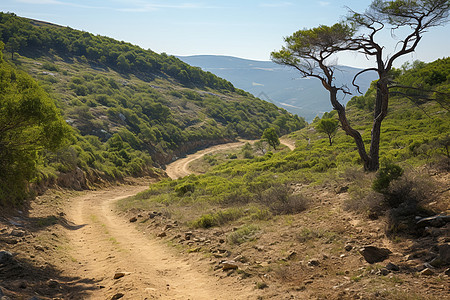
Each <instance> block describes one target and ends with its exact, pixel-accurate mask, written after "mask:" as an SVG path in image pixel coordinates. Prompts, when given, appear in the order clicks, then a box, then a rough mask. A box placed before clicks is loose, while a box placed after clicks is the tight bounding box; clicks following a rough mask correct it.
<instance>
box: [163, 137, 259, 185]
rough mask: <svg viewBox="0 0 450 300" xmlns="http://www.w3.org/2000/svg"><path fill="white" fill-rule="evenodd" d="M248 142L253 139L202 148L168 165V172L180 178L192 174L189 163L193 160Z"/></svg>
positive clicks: (172, 176)
mask: <svg viewBox="0 0 450 300" xmlns="http://www.w3.org/2000/svg"><path fill="white" fill-rule="evenodd" d="M246 142H250V143H251V142H252V141H239V142H236V143H228V144H221V145H216V146H213V147H209V148H207V149H203V150H200V151H198V152H195V153H194V154H190V155H188V156H186V157H184V158H181V159H178V160H176V161H174V162H173V163H171V164H170V165H168V166H167V168H166V173H167V175H169V177H170V178H172V179H178V178H181V177H184V176H187V175H189V174H192V173H193V172H192V171H191V170H189V164H190V163H191V162H193V161H194V160H197V159H199V158H202V157H203V156H204V155H206V154H209V153H212V152H215V151H220V150H226V149H230V148H236V147H240V146H243V145H244V144H245V143H246Z"/></svg>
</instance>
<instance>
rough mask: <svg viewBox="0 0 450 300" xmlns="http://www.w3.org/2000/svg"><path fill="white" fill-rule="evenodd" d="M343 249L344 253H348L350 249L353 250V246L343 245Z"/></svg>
mask: <svg viewBox="0 0 450 300" xmlns="http://www.w3.org/2000/svg"><path fill="white" fill-rule="evenodd" d="M344 249H345V251H350V250H352V249H353V246H352V245H349V244H347V245H345V247H344Z"/></svg>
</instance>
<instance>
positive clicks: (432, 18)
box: [347, 0, 450, 171]
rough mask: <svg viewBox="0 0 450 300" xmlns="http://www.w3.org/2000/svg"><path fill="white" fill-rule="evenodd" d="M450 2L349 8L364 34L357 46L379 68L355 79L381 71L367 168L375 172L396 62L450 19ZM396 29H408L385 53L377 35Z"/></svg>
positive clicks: (401, 1) (378, 2)
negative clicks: (394, 45) (391, 73)
mask: <svg viewBox="0 0 450 300" xmlns="http://www.w3.org/2000/svg"><path fill="white" fill-rule="evenodd" d="M449 9H450V1H448V0H415V1H405V0H394V1H383V0H374V1H373V2H372V4H371V5H370V6H369V8H368V9H367V10H366V11H365V12H364V13H357V12H355V11H352V10H350V15H349V16H348V17H347V19H348V21H349V22H351V23H352V24H353V26H354V27H355V28H358V29H360V31H361V33H360V34H359V35H358V36H356V37H355V38H353V42H354V43H355V44H354V46H355V45H357V46H356V48H357V49H358V50H359V51H360V52H362V53H363V54H365V55H367V56H372V57H374V58H375V60H376V67H374V68H367V69H365V70H363V71H361V72H359V73H358V74H356V76H355V78H354V80H353V84H354V82H355V79H356V78H357V77H358V76H359V75H360V74H362V73H364V72H367V71H375V72H377V74H378V81H377V83H376V87H377V95H376V99H375V107H374V111H373V125H372V131H371V142H370V150H369V154H368V161H367V162H366V161H365V168H366V169H367V170H369V171H376V170H378V168H379V151H380V137H381V123H382V121H383V120H384V118H385V117H386V115H387V113H388V106H389V87H390V84H391V79H390V72H391V70H392V67H393V64H394V61H395V60H396V59H398V58H399V57H401V56H403V55H406V54H409V53H412V52H414V51H415V49H416V47H417V45H418V44H419V41H420V40H421V39H422V36H423V34H424V33H425V32H426V31H427V30H428V29H429V28H431V27H435V26H440V25H443V24H445V23H447V22H448V16H449ZM386 28H387V29H390V30H391V34H392V35H394V33H395V32H400V34H401V33H403V31H404V32H406V34H405V35H404V38H402V39H400V40H399V41H398V43H397V47H396V50H395V51H394V52H393V53H391V54H388V55H385V53H384V52H385V49H386V47H385V46H383V44H381V43H380V42H378V41H377V34H378V33H380V32H381V31H383V29H386Z"/></svg>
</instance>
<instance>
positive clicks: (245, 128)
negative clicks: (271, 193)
mask: <svg viewBox="0 0 450 300" xmlns="http://www.w3.org/2000/svg"><path fill="white" fill-rule="evenodd" d="M0 39H1V41H3V42H4V43H5V45H6V46H5V51H6V52H5V58H8V59H9V60H10V64H11V65H15V67H16V68H17V69H20V70H22V71H25V72H26V73H29V74H30V75H31V76H33V77H34V78H35V79H36V80H37V81H38V82H39V86H40V87H41V89H42V90H44V91H45V92H46V94H47V95H48V97H50V98H51V99H53V101H54V102H55V104H56V106H57V108H58V109H59V113H60V114H61V115H62V119H63V120H65V123H67V124H69V125H71V127H72V128H73V129H74V130H73V131H72V132H73V133H72V140H71V143H70V145H66V146H65V147H63V148H60V149H58V150H57V151H53V150H54V149H41V153H40V155H41V157H42V159H40V160H38V162H37V164H38V172H37V173H36V174H35V175H33V176H31V177H30V176H28V177H29V180H28V181H30V180H31V181H33V182H34V183H35V185H36V186H38V187H39V186H46V185H52V184H58V185H63V186H67V187H72V188H77V189H81V188H88V187H90V186H91V185H93V184H97V183H101V182H104V181H116V180H122V179H123V178H124V177H125V176H144V175H151V176H156V175H155V173H159V172H160V171H158V169H157V168H158V167H160V166H161V165H164V164H166V163H167V162H170V161H171V160H172V159H173V158H174V157H176V156H182V155H184V154H185V153H187V152H189V151H192V150H193V149H198V148H199V147H205V146H208V145H211V144H217V143H223V142H226V141H231V140H234V139H236V138H237V137H243V138H259V137H260V136H261V134H262V133H263V131H264V129H266V128H269V127H273V128H275V130H276V131H277V134H286V133H288V132H292V131H294V130H298V129H300V128H302V127H304V126H305V124H306V122H305V121H304V120H303V119H302V118H299V117H298V116H294V115H292V114H290V113H288V112H287V111H285V110H283V109H279V108H278V107H276V106H275V105H273V104H271V103H268V102H264V101H262V100H260V99H257V98H255V97H253V96H252V95H250V94H248V93H246V92H244V91H242V90H238V89H235V88H234V87H233V86H232V85H231V83H229V82H227V81H225V80H223V79H221V78H218V77H217V76H215V75H213V74H211V73H208V72H203V71H201V70H200V69H199V68H195V67H191V66H189V65H187V64H185V63H183V62H181V61H180V60H178V59H177V58H175V57H173V56H168V55H166V54H164V53H163V54H157V53H155V52H153V51H151V50H144V49H141V48H139V47H137V46H134V45H131V44H128V43H124V42H119V41H115V40H113V39H110V38H107V37H102V36H95V35H93V34H90V33H87V32H82V31H79V30H74V29H71V28H68V27H61V26H57V25H53V24H48V23H44V22H40V21H36V20H29V19H25V18H20V17H17V16H16V15H14V14H12V13H0ZM48 133H50V132H48ZM64 174H69V175H68V176H64ZM80 174H81V175H80Z"/></svg>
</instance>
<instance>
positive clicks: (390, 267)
mask: <svg viewBox="0 0 450 300" xmlns="http://www.w3.org/2000/svg"><path fill="white" fill-rule="evenodd" d="M386 269H388V270H390V271H399V270H400V268H399V267H398V266H397V265H395V264H393V263H391V262H390V263H388V264H387V265H386Z"/></svg>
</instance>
